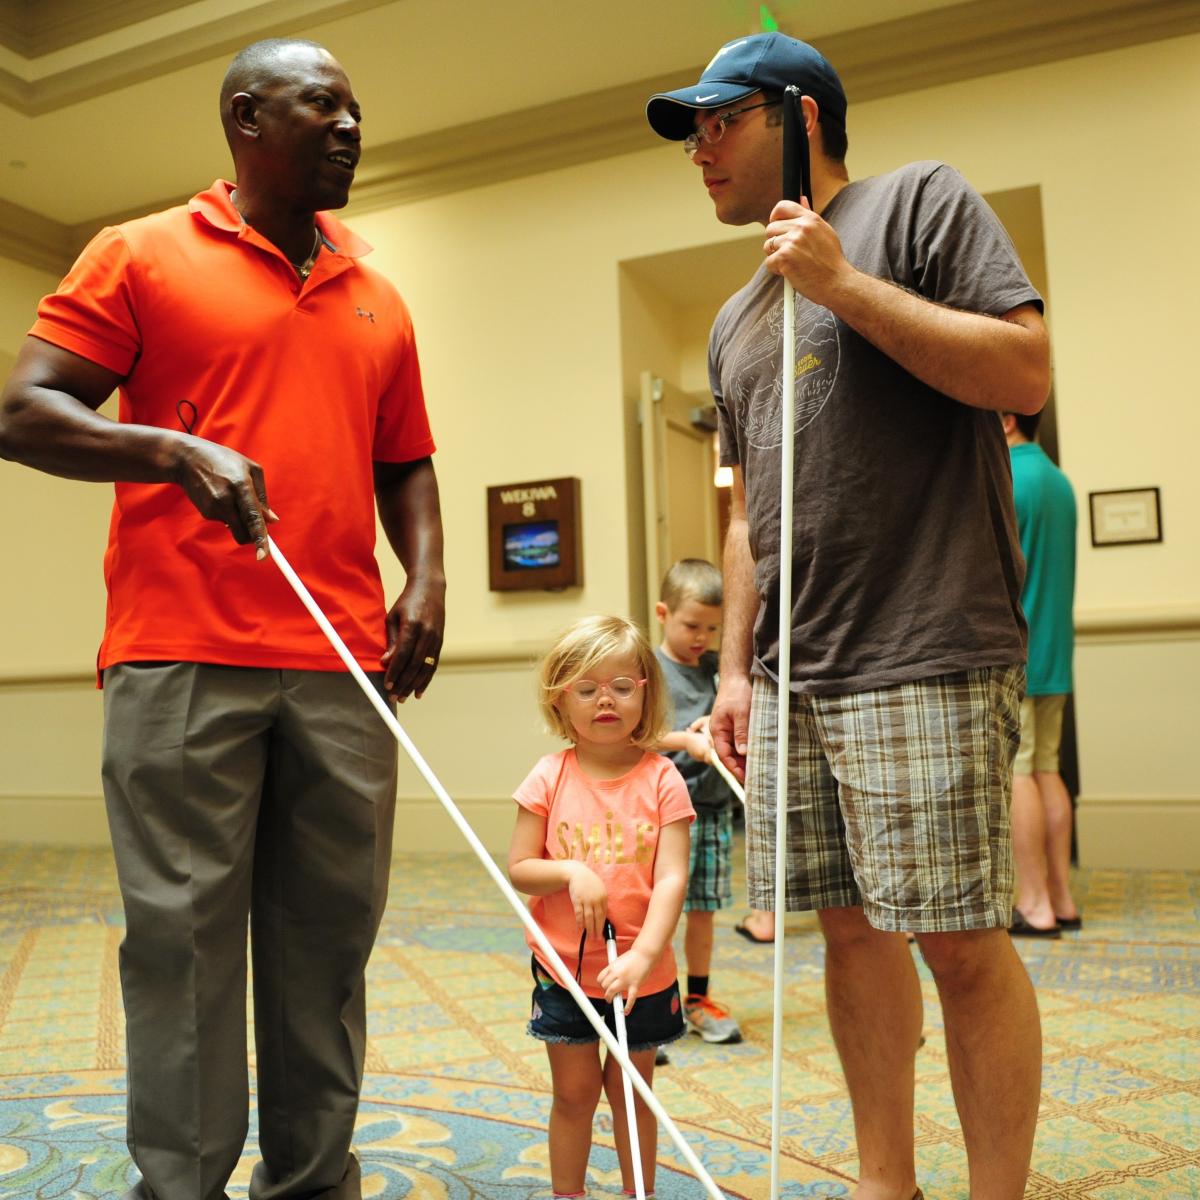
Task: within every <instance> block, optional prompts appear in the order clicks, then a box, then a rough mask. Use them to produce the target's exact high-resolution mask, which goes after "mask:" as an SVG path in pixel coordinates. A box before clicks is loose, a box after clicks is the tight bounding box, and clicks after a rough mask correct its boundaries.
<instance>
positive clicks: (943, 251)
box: [709, 162, 1041, 694]
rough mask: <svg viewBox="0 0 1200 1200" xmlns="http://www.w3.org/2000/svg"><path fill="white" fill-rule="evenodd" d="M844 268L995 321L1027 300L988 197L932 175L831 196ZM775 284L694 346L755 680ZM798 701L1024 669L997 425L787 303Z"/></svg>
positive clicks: (776, 400)
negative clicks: (740, 540) (717, 451)
mask: <svg viewBox="0 0 1200 1200" xmlns="http://www.w3.org/2000/svg"><path fill="white" fill-rule="evenodd" d="M821 215H822V216H823V217H824V219H825V220H826V221H828V222H829V224H830V225H832V226H833V228H834V229H835V230H836V232H837V234H838V236H839V238H840V239H841V243H842V249H843V252H844V254H845V256H846V258H847V260H848V261H849V262H850V263H851V264H852V265H853V266H855V267H857V268H858V269H859V270H861V271H863V272H865V273H867V274H869V275H873V276H876V277H877V278H881V279H885V280H888V281H890V282H893V283H895V284H896V285H898V286H899V287H902V288H905V289H907V290H909V291H912V292H915V293H917V294H919V295H921V296H923V297H925V298H927V299H929V300H932V301H934V302H936V303H939V304H944V305H948V306H951V307H953V308H957V309H965V310H968V311H971V312H977V313H985V314H989V315H993V316H998V315H1000V314H1002V313H1005V312H1007V311H1009V310H1010V309H1013V308H1016V307H1017V306H1018V305H1022V304H1033V305H1036V306H1037V307H1038V308H1040V307H1041V298H1040V297H1039V296H1038V294H1037V292H1036V291H1035V290H1034V289H1033V287H1032V286H1031V284H1030V283H1029V280H1028V279H1027V278H1026V276H1025V272H1024V270H1023V268H1022V267H1021V263H1020V260H1019V258H1018V257H1017V253H1016V251H1015V249H1014V248H1013V245H1012V243H1011V241H1010V240H1009V238H1008V235H1007V234H1006V233H1005V231H1004V229H1003V227H1002V226H1001V225H1000V223H999V221H998V220H997V219H996V217H995V216H994V214H993V213H992V211H991V209H989V208H988V206H987V204H986V203H985V201H984V200H983V199H982V197H980V196H979V195H978V194H977V193H976V192H975V191H973V190H972V189H971V188H970V186H969V185H968V184H967V183H966V181H965V180H963V179H962V177H961V176H960V175H958V173H957V172H955V171H953V170H952V169H951V168H950V167H947V166H946V165H945V164H943V163H936V162H923V163H913V164H911V165H909V166H907V167H903V168H901V169H900V170H898V171H894V172H892V173H891V174H889V175H883V176H879V177H876V178H871V179H864V180H860V181H858V182H855V183H851V184H848V185H847V186H845V187H844V188H843V189H842V190H841V191H840V192H838V193H837V195H836V196H835V197H834V198H833V200H831V201H830V203H829V204H828V205H827V206H826V208H825V210H824V212H823V213H822V214H821ZM782 297H783V280H782V279H781V278H780V277H779V276H777V275H772V274H770V273H768V272H767V271H766V269H765V268H760V269H759V270H758V272H757V273H756V274H755V275H754V277H753V278H752V279H751V280H750V282H749V283H748V284H747V285H746V286H745V287H744V288H742V289H741V291H739V292H738V293H736V294H735V295H734V296H733V297H731V298H730V299H729V300H728V301H727V302H726V303H725V305H724V307H723V308H722V309H721V311H720V313H719V314H718V316H717V320H716V323H715V324H714V326H713V330H712V336H711V338H710V341H709V376H710V382H711V386H712V390H713V395H714V397H715V399H716V402H717V409H718V414H719V419H720V439H721V462H722V463H723V464H725V465H727V466H728V465H734V464H736V465H739V466H740V467H741V468H742V472H743V478H744V483H745V488H746V511H747V518H748V522H749V537H750V551H751V554H752V556H753V559H754V582H755V588H756V590H757V592H758V595H759V598H760V604H759V611H758V619H757V622H756V626H755V636H754V643H755V645H754V649H755V662H754V668H753V669H754V673H755V674H757V675H766V676H769V677H771V678H774V677H775V675H774V672H775V665H776V663H777V661H778V645H777V631H778V627H779V617H778V603H779V600H778V578H779V563H778V558H779V513H780V497H779V470H780V461H779V459H780V454H779V447H780V345H781V341H782V338H781V329H782V312H783V300H782ZM794 437H795V492H794V494H795V512H794V521H793V526H794V533H793V564H794V565H793V584H794V589H795V591H794V603H793V612H792V681H791V686H792V689H793V690H794V691H799V692H809V693H813V694H841V693H848V692H858V691H866V690H871V689H874V688H880V687H886V686H889V685H891V684H895V683H900V682H904V681H907V680H913V679H922V678H927V677H930V676H933V675H940V674H945V673H949V672H953V671H960V670H965V669H968V668H972V667H982V666H996V665H1002V664H1008V663H1020V662H1024V660H1025V621H1024V618H1023V616H1022V614H1021V607H1020V594H1021V581H1022V576H1023V570H1024V566H1023V562H1022V559H1021V551H1020V542H1019V540H1018V536H1017V524H1016V515H1015V512H1014V509H1013V500H1012V476H1011V473H1010V468H1009V457H1008V447H1007V445H1006V443H1005V439H1004V432H1003V429H1002V427H1001V423H1000V418H999V416H998V415H997V414H996V413H995V412H990V411H986V410H983V409H978V408H971V407H969V406H968V405H966V404H961V403H959V402H957V401H955V400H951V399H950V398H948V397H947V396H944V395H942V394H941V393H939V392H937V391H935V390H934V389H933V388H931V387H929V386H927V385H926V384H924V383H922V382H921V381H920V380H918V379H917V378H915V377H914V376H913V375H910V374H909V373H908V372H907V371H906V370H904V368H903V367H901V366H899V365H898V364H897V363H895V362H894V361H893V360H892V359H890V358H888V357H887V355H885V354H883V353H882V352H881V351H879V350H877V349H876V348H875V347H874V346H872V345H871V344H870V343H869V342H868V341H867V340H866V339H865V338H863V337H862V336H860V335H859V334H858V333H856V332H855V331H854V330H853V329H851V328H850V327H849V326H848V325H846V324H845V323H844V322H842V321H841V320H839V319H838V318H837V317H835V316H834V315H833V314H832V313H831V312H830V311H829V310H828V309H825V308H822V307H820V306H818V305H815V304H813V303H812V302H810V301H809V300H806V299H805V298H804V297H802V296H800V295H797V297H796V420H795V427H794Z"/></svg>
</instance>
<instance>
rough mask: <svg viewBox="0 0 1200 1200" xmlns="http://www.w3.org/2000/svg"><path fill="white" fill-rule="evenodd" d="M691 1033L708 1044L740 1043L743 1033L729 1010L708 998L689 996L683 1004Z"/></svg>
mask: <svg viewBox="0 0 1200 1200" xmlns="http://www.w3.org/2000/svg"><path fill="white" fill-rule="evenodd" d="M683 1015H684V1017H686V1018H687V1027H688V1032H689V1033H698V1034H699V1035H700V1036H701V1037H702V1038H703V1039H704V1040H705V1041H706V1042H740V1041H741V1040H742V1031H741V1030H740V1029H739V1028H738V1023H737V1022H736V1021H735V1020H734V1019H733V1018H732V1017H731V1016H730V1015H729V1009H727V1008H726V1007H725V1006H724V1005H723V1004H718V1003H717V1002H716V1001H715V1000H712V999H710V998H709V997H708V996H688V997H687V998H686V999H685V1000H684V1002H683Z"/></svg>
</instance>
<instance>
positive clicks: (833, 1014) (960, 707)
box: [647, 33, 1049, 1200]
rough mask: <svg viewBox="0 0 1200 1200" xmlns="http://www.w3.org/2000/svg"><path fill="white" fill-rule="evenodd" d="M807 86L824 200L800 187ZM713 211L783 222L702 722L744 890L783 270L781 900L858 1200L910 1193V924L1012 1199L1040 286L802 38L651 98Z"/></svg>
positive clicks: (970, 1125) (767, 840)
mask: <svg viewBox="0 0 1200 1200" xmlns="http://www.w3.org/2000/svg"><path fill="white" fill-rule="evenodd" d="M792 83H795V84H797V85H798V86H799V87H800V90H801V92H802V93H803V97H804V98H803V100H802V108H803V116H804V120H805V125H806V128H807V130H808V136H809V139H810V142H811V151H812V193H813V194H812V196H811V197H808V198H806V202H805V203H804V204H803V205H800V204H793V203H787V202H781V201H780V199H779V196H780V192H781V190H782V189H781V158H782V129H781V120H780V115H781V96H782V93H783V89H784V88H785V87H786V86H788V85H789V84H792ZM647 117H648V119H649V122H650V124H651V126H652V127H653V128H654V129H655V131H656V132H658V133H659V134H660V135H662V136H663V137H667V138H672V139H674V140H678V141H683V142H684V149H685V150H686V151H687V153H688V157H689V158H691V160H692V161H693V163H694V164H695V165H696V166H698V167H700V168H701V170H702V172H703V180H704V184H705V186H706V188H707V190H708V193H709V195H710V197H711V199H712V201H713V204H714V207H715V209H716V214H717V217H718V219H719V220H721V221H722V222H725V223H727V224H732V225H744V224H751V223H754V222H757V223H760V224H763V225H765V226H766V234H767V237H766V240H765V243H764V263H763V266H762V267H761V268H760V269H759V271H758V272H757V273H756V274H755V276H754V277H753V278H752V279H751V280H750V281H749V282H748V283H747V284H746V286H745V287H744V288H742V290H741V291H739V292H738V293H737V294H736V295H735V296H733V297H732V298H731V299H730V300H729V301H728V302H727V303H726V304H725V306H724V307H723V308H722V310H721V312H720V314H719V316H718V317H717V321H716V323H715V325H714V327H713V331H712V337H711V340H710V347H709V350H710V355H709V370H710V377H711V382H712V389H713V394H714V396H715V398H716V401H717V408H718V413H719V418H720V433H721V458H722V462H723V463H724V464H725V465H727V466H730V467H732V468H733V474H734V486H733V500H732V515H731V523H730V530H729V536H728V539H727V541H726V546H725V559H724V575H725V588H726V591H725V601H726V604H725V635H724V639H723V642H722V653H721V683H720V690H719V692H718V696H717V701H716V705H715V706H714V710H713V717H712V722H711V729H712V733H713V737H714V741H715V743H716V747H717V751H718V753H720V754H721V757H722V758H723V759H724V760H725V762H726V763H727V764H728V765H729V766H730V768H731V769H733V770H735V771H736V772H737V773H739V774H743V773H744V776H745V778H746V782H747V875H748V881H749V888H750V901H751V903H752V904H754V905H755V906H756V907H763V908H770V907H772V906H773V896H774V879H773V875H774V865H775V864H774V852H773V847H774V841H775V834H774V826H775V806H776V798H775V785H774V779H775V766H774V762H775V750H776V745H775V742H776V736H775V730H776V715H775V714H776V711H777V708H776V706H777V691H778V683H777V665H778V644H777V643H778V636H777V635H778V628H779V611H780V608H779V606H780V602H781V601H780V596H779V587H778V579H779V547H780V524H779V518H780V496H779V489H780V463H779V454H780V445H781V440H782V435H783V430H782V429H781V422H780V374H781V371H780V362H781V349H780V343H781V329H782V303H783V281H784V279H786V280H787V281H788V282H790V283H791V284H792V286H793V287H794V289H795V291H796V341H795V361H796V395H795V400H796V416H795V423H794V427H793V428H792V429H791V430H790V431H788V436H790V437H791V438H792V439H793V444H794V449H795V476H794V483H795V490H794V515H793V556H792V558H793V567H792V570H793V580H794V590H793V594H792V596H790V597H788V598H787V601H786V603H787V604H788V605H789V610H790V613H791V619H790V628H791V643H792V645H791V674H790V678H789V680H788V685H789V687H788V691H789V693H790V699H789V714H790V718H791V720H790V729H791V734H790V745H791V751H792V757H791V758H790V760H789V767H790V769H789V779H790V783H789V795H788V814H789V816H788V859H787V862H786V864H785V870H786V872H787V878H786V894H787V904H788V908H789V909H815V910H816V911H817V913H818V916H819V919H820V922H821V928H822V931H823V933H824V935H825V939H826V943H827V955H826V972H827V994H828V997H829V1017H830V1024H831V1027H832V1030H833V1035H834V1041H835V1043H836V1045H837V1048H838V1052H839V1055H840V1057H841V1060H842V1066H843V1069H844V1071H845V1075H846V1081H847V1086H848V1088H849V1091H850V1098H851V1102H852V1106H853V1110H854V1118H855V1132H856V1136H857V1141H858V1151H859V1160H860V1170H861V1178H860V1181H859V1190H858V1192H857V1193H856V1196H858V1197H860V1198H862V1200H867V1198H868V1197H869V1198H871V1200H908V1197H910V1196H913V1195H914V1194H916V1195H919V1194H920V1193H919V1189H917V1187H916V1180H915V1168H914V1161H913V1149H912V1137H913V1094H912V1085H913V1070H914V1054H915V1051H916V1047H917V1044H918V1041H919V1039H920V1031H921V1022H922V1013H921V994H920V988H919V985H918V981H917V976H916V972H915V970H914V968H913V963H912V958H911V955H910V952H909V950H908V948H907V945H906V943H905V939H904V936H903V935H904V933H906V932H907V933H911V934H913V935H915V937H916V940H917V941H918V943H919V945H920V950H921V953H922V954H923V956H924V958H925V960H926V962H927V963H928V964H929V967H930V969H931V970H932V972H933V975H934V978H935V980H936V982H937V986H938V992H939V996H940V998H941V1001H942V1006H943V1009H944V1014H945V1023H946V1030H947V1053H948V1056H949V1059H950V1066H951V1072H950V1074H951V1080H952V1084H953V1088H954V1094H955V1100H956V1103H957V1106H958V1111H959V1115H960V1118H961V1121H962V1126H963V1137H964V1141H965V1143H966V1147H967V1155H968V1159H969V1163H970V1172H971V1184H972V1193H973V1194H974V1193H976V1192H978V1194H979V1195H981V1196H982V1195H988V1196H997V1197H1008V1196H1012V1197H1014V1198H1015V1197H1018V1196H1021V1195H1022V1194H1023V1190H1024V1183H1025V1178H1026V1176H1027V1174H1028V1168H1029V1158H1030V1152H1031V1148H1032V1142H1033V1131H1034V1124H1035V1121H1036V1115H1037V1107H1038V1092H1039V1080H1040V1054H1041V1046H1040V1033H1039V1025H1038V1014H1037V1005H1036V1001H1035V999H1034V995H1033V989H1032V987H1031V985H1030V982H1029V978H1028V976H1027V975H1026V973H1025V971H1024V968H1023V967H1022V965H1021V962H1020V960H1019V959H1018V958H1017V956H1016V954H1015V953H1014V951H1013V949H1012V946H1011V944H1010V942H1009V937H1008V932H1007V927H1008V924H1009V921H1010V919H1011V912H1010V904H1011V894H1012V850H1011V835H1010V830H1009V824H1008V820H1009V817H1008V810H1009V805H1010V803H1011V765H1012V756H1013V753H1014V751H1015V747H1016V734H1017V706H1018V704H1019V699H1020V692H1021V689H1022V687H1023V671H1022V664H1023V663H1024V659H1025V623H1024V619H1023V617H1022V615H1021V609H1020V590H1021V579H1022V573H1023V564H1022V561H1021V555H1020V546H1019V542H1018V538H1017V529H1016V521H1015V516H1014V512H1013V504H1012V482H1011V476H1010V473H1009V466H1008V456H1007V451H1006V446H1005V440H1004V434H1003V430H1002V428H1001V424H1000V420H999V417H998V415H997V413H998V412H999V411H1022V412H1024V411H1029V412H1032V411H1036V410H1037V409H1039V408H1040V407H1041V406H1042V404H1043V403H1044V402H1045V398H1046V394H1047V391H1048V387H1049V347H1048V340H1047V336H1046V331H1045V327H1044V324H1043V322H1042V317H1041V307H1042V306H1041V299H1040V297H1039V296H1038V295H1037V293H1036V292H1035V291H1034V289H1033V288H1032V287H1031V286H1030V284H1029V281H1028V279H1027V278H1026V276H1025V273H1024V271H1023V270H1022V268H1021V264H1020V262H1019V260H1018V258H1017V255H1016V253H1015V251H1014V250H1013V247H1012V245H1011V243H1010V242H1009V240H1008V238H1007V236H1006V235H1005V233H1004V231H1003V229H1002V228H1001V227H1000V225H999V223H998V222H997V221H996V219H995V217H994V216H993V215H992V214H991V211H990V210H989V209H988V207H987V205H986V204H985V203H984V202H983V200H982V199H981V198H980V197H979V196H978V195H977V194H976V193H975V192H974V191H972V190H971V188H970V187H969V186H968V185H967V184H966V182H965V181H964V180H963V179H962V178H961V176H959V175H958V174H957V173H956V172H954V171H953V170H952V169H951V168H949V167H947V166H945V165H944V164H941V163H936V162H922V163H914V164H911V165H909V166H906V167H902V168H900V169H899V170H897V171H894V172H892V173H890V174H888V175H884V176H880V177H878V178H872V179H865V180H860V181H856V182H853V183H852V182H850V180H849V176H848V173H847V171H846V166H845V153H846V144H847V139H846V133H845V119H846V98H845V94H844V92H843V90H842V87H841V83H840V81H839V80H838V77H837V74H836V72H835V71H834V70H833V68H832V67H831V66H830V64H829V63H828V62H827V61H826V60H825V59H824V58H823V57H822V56H821V55H820V54H818V53H817V51H815V50H814V49H813V48H812V47H810V46H807V45H806V44H805V43H803V42H798V41H795V40H794V39H792V38H788V37H785V36H783V35H782V34H778V33H771V34H760V35H756V36H753V37H747V38H740V39H738V40H736V41H734V42H730V43H728V44H727V45H725V46H723V47H722V48H721V49H720V50H719V51H718V52H717V55H716V56H715V57H714V59H713V61H712V62H711V63H710V64H709V66H708V67H707V68H706V69H705V71H704V73H703V74H702V76H701V79H700V82H699V83H698V84H697V85H696V86H695V87H691V88H684V89H680V90H679V91H676V92H669V93H663V94H660V95H657V96H655V97H653V98H652V99H651V100H650V103H649V105H648V106H647Z"/></svg>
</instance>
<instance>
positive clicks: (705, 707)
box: [654, 646, 733, 812]
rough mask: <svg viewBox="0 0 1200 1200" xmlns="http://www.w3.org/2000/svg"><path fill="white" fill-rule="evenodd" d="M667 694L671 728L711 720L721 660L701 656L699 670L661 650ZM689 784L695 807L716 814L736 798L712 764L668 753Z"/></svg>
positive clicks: (684, 754)
mask: <svg viewBox="0 0 1200 1200" xmlns="http://www.w3.org/2000/svg"><path fill="white" fill-rule="evenodd" d="M654 653H655V656H656V657H657V658H658V661H659V665H660V666H661V667H662V672H663V678H664V680H665V681H666V684H667V691H669V692H670V693H671V705H672V711H673V714H674V715H673V717H672V722H671V728H672V729H675V730H678V729H686V728H687V727H688V726H689V725H690V724H691V723H692V722H693V721H694V720H696V718H697V717H707V716H708V714H709V713H711V712H712V706H713V701H714V700H715V699H716V698H717V656H716V654H714V653H713V652H712V651H711V650H710V651H707V652H706V653H704V654H702V655H701V656H700V665H699V666H698V667H689V666H685V665H684V664H683V663H677V662H676V661H675V660H674V659H672V658H668V657H667V656H666V654H664V653H663V650H662V647H661V646H660V647H659V648H658V649H657V650H655V652H654ZM666 754H667V757H668V758H669V759H670V760H671V761H672V762H673V763H674V764H675V765H676V766H677V767H678V768H679V773H680V775H682V776H683V781H684V782H685V783H686V784H687V789H688V795H690V796H691V798H692V807H693V808H695V809H697V810H699V809H702V808H703V809H706V810H708V811H709V812H713V811H715V810H717V809H721V808H724V807H725V805H727V804H728V803H729V798H730V796H731V795H732V794H733V793H732V792H730V790H729V788H728V787H727V786H726V785H725V782H724V780H722V778H721V777H720V775H718V774H717V771H716V768H715V767H713V766H712V765H711V764H709V763H702V762H697V761H696V760H695V759H694V758H693V757H692V756H691V755H690V754H689V753H688V752H687V751H686V750H672V751H668V752H666Z"/></svg>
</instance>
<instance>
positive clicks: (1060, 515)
mask: <svg viewBox="0 0 1200 1200" xmlns="http://www.w3.org/2000/svg"><path fill="white" fill-rule="evenodd" d="M1009 453H1010V455H1011V457H1012V473H1013V499H1014V500H1015V501H1016V506H1017V528H1018V530H1019V531H1020V535H1021V551H1022V553H1023V554H1024V555H1025V586H1024V587H1023V588H1022V589H1021V607H1022V608H1023V609H1024V610H1025V619H1026V620H1027V621H1028V622H1029V661H1028V663H1027V665H1026V668H1025V672H1026V676H1027V678H1028V695H1030V696H1058V695H1064V694H1065V693H1067V692H1069V691H1071V686H1072V685H1071V657H1072V655H1073V653H1074V650H1075V623H1074V619H1073V617H1072V608H1073V605H1074V601H1075V519H1076V517H1075V493H1074V492H1073V491H1072V490H1071V484H1070V481H1069V480H1068V479H1067V477H1066V476H1065V475H1064V474H1063V473H1062V472H1061V471H1060V470H1059V469H1058V468H1057V467H1056V466H1055V465H1054V464H1053V463H1052V462H1051V461H1050V459H1049V458H1047V457H1046V452H1045V451H1044V450H1043V449H1042V448H1041V446H1039V445H1037V444H1036V443H1034V442H1026V443H1022V444H1021V445H1018V446H1011V447H1010V448H1009Z"/></svg>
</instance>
